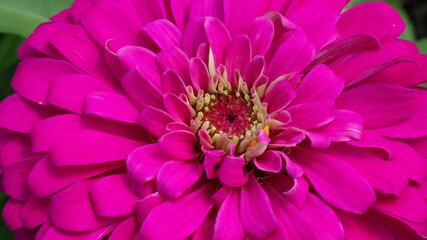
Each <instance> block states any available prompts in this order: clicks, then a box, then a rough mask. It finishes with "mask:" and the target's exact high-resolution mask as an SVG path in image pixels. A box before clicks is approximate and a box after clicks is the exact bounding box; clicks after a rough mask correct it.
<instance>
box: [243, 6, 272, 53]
mask: <svg viewBox="0 0 427 240" xmlns="http://www.w3.org/2000/svg"><path fill="white" fill-rule="evenodd" d="M263 2H264V1H263ZM273 37H274V25H273V22H272V21H271V20H270V19H269V18H267V17H265V16H262V17H258V18H256V19H255V21H254V22H253V24H252V27H251V30H250V32H249V38H250V39H251V46H252V55H253V56H256V55H259V56H264V55H265V54H266V53H267V50H268V48H269V47H270V45H271V42H272V41H273Z"/></svg>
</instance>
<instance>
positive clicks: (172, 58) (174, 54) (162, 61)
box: [156, 47, 191, 85]
mask: <svg viewBox="0 0 427 240" xmlns="http://www.w3.org/2000/svg"><path fill="white" fill-rule="evenodd" d="M156 60H157V64H158V65H159V67H160V69H161V70H162V72H165V71H166V70H169V69H170V70H172V71H174V72H176V73H177V74H178V75H179V76H180V77H181V79H182V80H183V81H184V83H185V84H186V85H190V84H191V79H190V67H189V66H190V60H189V59H188V57H187V55H186V54H185V53H184V52H183V51H182V50H181V49H180V48H177V47H173V48H169V49H167V50H163V51H162V52H160V53H158V54H157V56H156Z"/></svg>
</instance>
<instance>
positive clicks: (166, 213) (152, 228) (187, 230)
mask: <svg viewBox="0 0 427 240" xmlns="http://www.w3.org/2000/svg"><path fill="white" fill-rule="evenodd" d="M212 206H213V203H212V202H211V200H210V195H209V193H208V192H207V191H206V189H205V188H201V189H199V190H196V191H194V192H192V193H190V194H188V195H185V196H183V197H181V198H179V199H178V200H176V201H173V202H164V203H162V204H160V205H158V206H157V207H155V208H153V210H151V212H150V213H149V214H148V216H147V218H146V219H145V221H144V223H143V224H142V226H141V230H140V232H139V234H140V235H141V236H142V238H144V239H153V240H161V239H170V240H172V239H183V238H186V237H189V236H190V235H191V234H192V233H193V232H194V231H196V229H197V228H199V226H200V225H201V224H202V223H203V221H204V220H205V218H206V216H207V215H208V213H209V211H210V209H211V208H212ZM166 229H167V231H165V230H166Z"/></svg>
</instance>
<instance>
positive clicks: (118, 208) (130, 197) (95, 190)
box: [89, 174, 140, 217]
mask: <svg viewBox="0 0 427 240" xmlns="http://www.w3.org/2000/svg"><path fill="white" fill-rule="evenodd" d="M89 195H90V199H91V200H92V205H93V208H94V210H95V212H96V214H97V215H98V216H100V217H124V216H128V215H131V214H134V213H135V203H136V201H137V200H138V199H139V198H140V197H139V195H138V194H136V193H135V192H134V190H133V189H132V187H131V179H130V178H129V176H128V175H127V174H117V175H110V176H107V177H104V178H102V179H101V180H100V181H98V182H97V183H95V184H94V185H93V186H92V187H91V188H90V190H89ZM107 196H108V197H107Z"/></svg>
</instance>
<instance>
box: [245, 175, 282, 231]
mask: <svg viewBox="0 0 427 240" xmlns="http://www.w3.org/2000/svg"><path fill="white" fill-rule="evenodd" d="M240 216H241V221H242V224H243V227H244V228H245V230H246V232H248V233H250V234H251V235H253V236H255V237H257V238H264V237H265V236H267V235H268V234H269V233H271V232H272V231H273V230H274V229H275V228H276V226H277V220H276V216H275V215H274V213H273V209H272V207H271V203H270V198H269V197H268V195H267V194H266V193H265V192H264V190H263V189H262V188H261V186H260V185H259V183H258V182H257V180H256V179H255V176H254V175H251V176H250V177H249V180H248V183H247V184H246V185H245V186H244V187H242V188H241V195H240Z"/></svg>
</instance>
